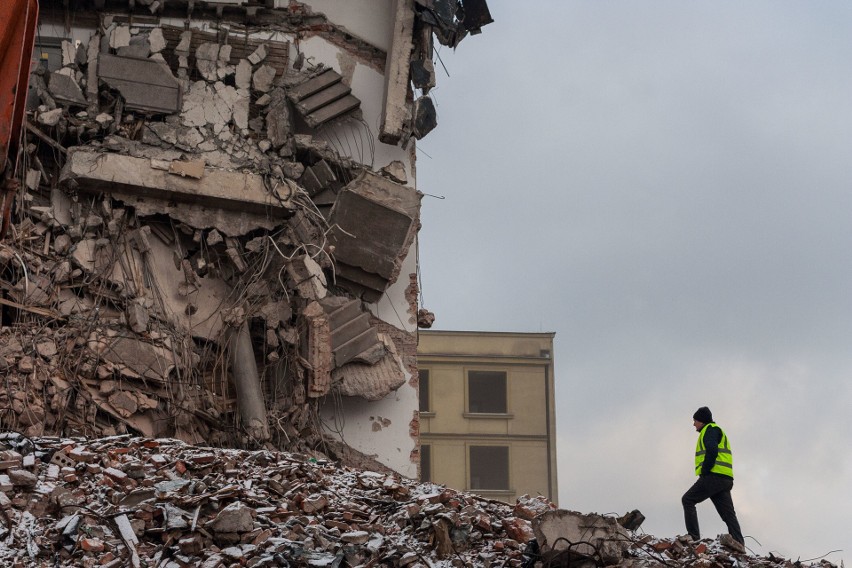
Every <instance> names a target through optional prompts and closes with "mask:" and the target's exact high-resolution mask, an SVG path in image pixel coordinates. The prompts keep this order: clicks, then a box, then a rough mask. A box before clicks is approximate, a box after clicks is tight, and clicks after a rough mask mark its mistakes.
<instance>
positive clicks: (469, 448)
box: [465, 443, 514, 494]
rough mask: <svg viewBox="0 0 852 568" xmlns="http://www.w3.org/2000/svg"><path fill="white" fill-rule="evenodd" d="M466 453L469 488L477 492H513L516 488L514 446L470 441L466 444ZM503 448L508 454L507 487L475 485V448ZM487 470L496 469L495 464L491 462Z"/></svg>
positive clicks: (506, 454)
mask: <svg viewBox="0 0 852 568" xmlns="http://www.w3.org/2000/svg"><path fill="white" fill-rule="evenodd" d="M466 446H467V447H466V450H467V451H466V452H465V453H466V454H467V487H468V490H470V491H474V492H476V493H489V494H513V493H514V489H513V488H512V446H511V445H507V444H488V443H484V444H483V443H470V444H466ZM488 448H495V449H502V450H505V456H506V471H505V479H506V484H505V487H500V488H482V487H474V485H473V479H474V475H473V474H474V459H473V453H474V451H475V450H479V449H488ZM486 469H487V470H494V464H490V466H489V467H487V468H486Z"/></svg>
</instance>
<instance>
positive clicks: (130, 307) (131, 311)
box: [127, 300, 150, 333]
mask: <svg viewBox="0 0 852 568" xmlns="http://www.w3.org/2000/svg"><path fill="white" fill-rule="evenodd" d="M149 319H150V316H149V314H148V309H147V308H146V307H145V305H144V302H142V301H139V300H134V301H132V302H129V303H128V304H127V323H128V324H129V325H130V329H132V330H133V331H135V332H136V333H145V332H146V331H148V320H149Z"/></svg>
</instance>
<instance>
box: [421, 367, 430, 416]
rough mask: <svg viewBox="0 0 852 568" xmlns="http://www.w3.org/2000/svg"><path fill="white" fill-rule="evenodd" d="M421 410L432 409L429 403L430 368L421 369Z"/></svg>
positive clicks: (427, 410)
mask: <svg viewBox="0 0 852 568" xmlns="http://www.w3.org/2000/svg"><path fill="white" fill-rule="evenodd" d="M419 382H420V412H430V411H431V410H432V409H431V408H430V405H429V370H428V369H420V371H419Z"/></svg>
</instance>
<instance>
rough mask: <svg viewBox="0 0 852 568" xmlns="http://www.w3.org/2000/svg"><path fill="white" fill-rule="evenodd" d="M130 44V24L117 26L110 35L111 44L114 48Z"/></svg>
mask: <svg viewBox="0 0 852 568" xmlns="http://www.w3.org/2000/svg"><path fill="white" fill-rule="evenodd" d="M127 45H130V26H117V27H116V28H115V29H114V30H112V33H110V36H109V46H110V47H111V48H113V49H118V48H119V47H124V46H127Z"/></svg>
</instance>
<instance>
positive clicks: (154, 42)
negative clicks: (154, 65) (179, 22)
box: [148, 28, 166, 53]
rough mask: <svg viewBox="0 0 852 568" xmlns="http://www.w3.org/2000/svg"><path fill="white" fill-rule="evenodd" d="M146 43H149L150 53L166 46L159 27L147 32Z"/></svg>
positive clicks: (158, 51) (159, 50)
mask: <svg viewBox="0 0 852 568" xmlns="http://www.w3.org/2000/svg"><path fill="white" fill-rule="evenodd" d="M148 43H149V44H150V45H151V53H160V52H161V51H163V50H164V49H165V48H166V38H164V37H163V30H162V29H161V28H154V29H152V30H151V32H150V33H149V34H148Z"/></svg>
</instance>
